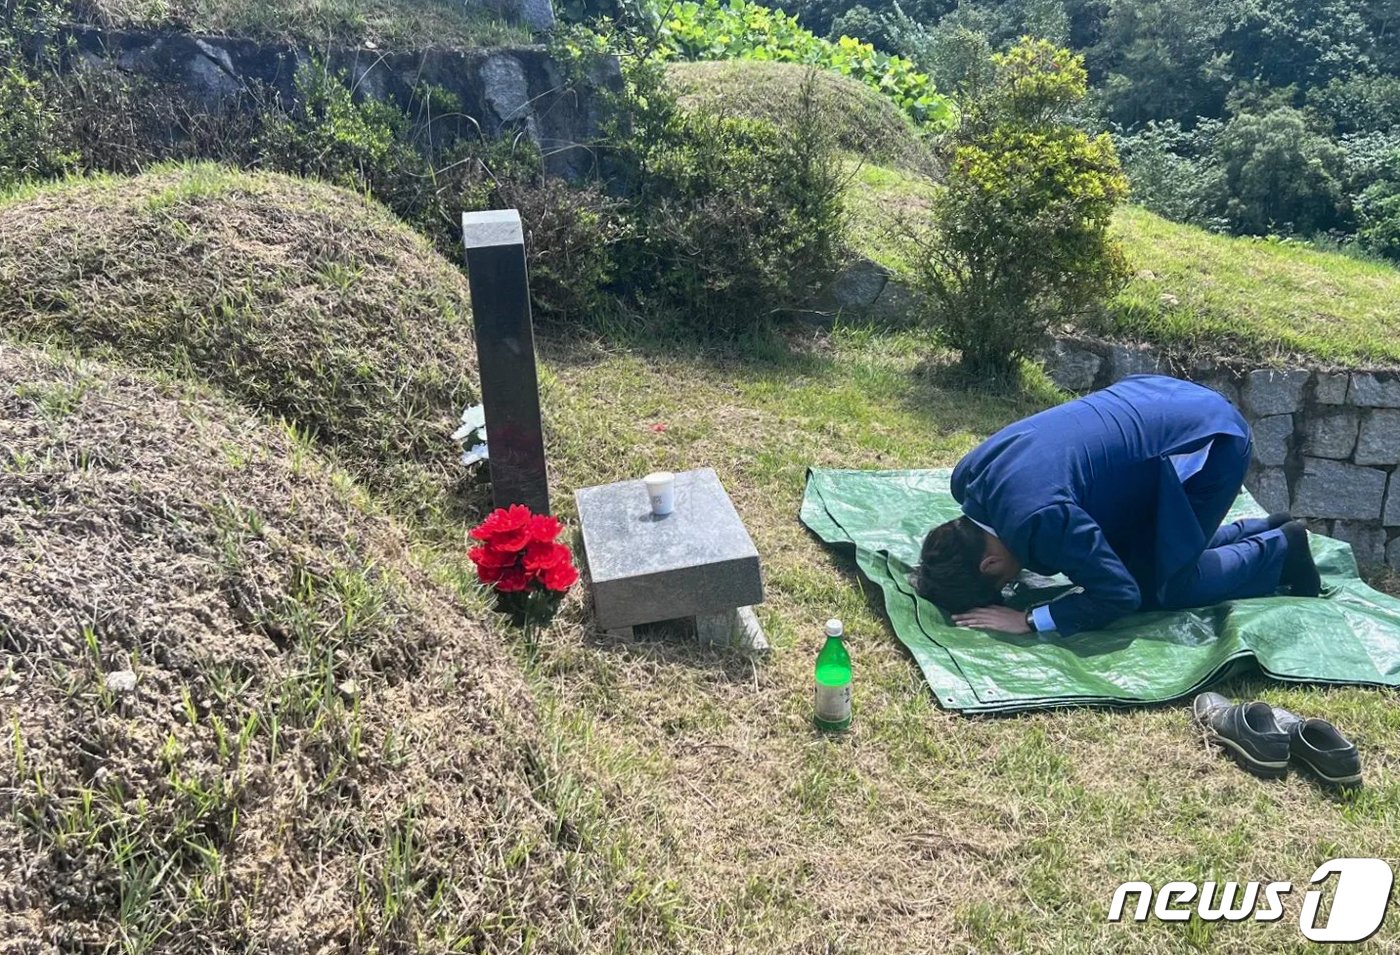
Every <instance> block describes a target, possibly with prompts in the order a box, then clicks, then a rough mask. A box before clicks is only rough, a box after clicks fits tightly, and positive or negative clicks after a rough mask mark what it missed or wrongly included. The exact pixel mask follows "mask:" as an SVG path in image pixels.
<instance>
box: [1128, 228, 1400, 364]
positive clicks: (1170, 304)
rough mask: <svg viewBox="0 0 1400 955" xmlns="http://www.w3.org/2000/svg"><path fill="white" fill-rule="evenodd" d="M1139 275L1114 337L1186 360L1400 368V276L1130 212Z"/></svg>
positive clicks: (1301, 248) (1131, 257) (1132, 257)
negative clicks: (1399, 306)
mask: <svg viewBox="0 0 1400 955" xmlns="http://www.w3.org/2000/svg"><path fill="white" fill-rule="evenodd" d="M1115 225H1116V228H1117V232H1118V235H1119V237H1120V238H1121V239H1122V241H1123V245H1124V248H1125V250H1126V252H1127V253H1128V261H1129V262H1130V263H1131V264H1132V266H1133V268H1134V269H1137V270H1138V272H1137V275H1136V277H1135V278H1134V279H1133V280H1132V282H1131V283H1130V284H1129V286H1128V288H1127V289H1125V290H1124V292H1123V294H1122V295H1120V296H1119V297H1118V300H1117V301H1116V302H1115V303H1114V304H1113V306H1112V307H1111V308H1110V310H1109V313H1108V315H1107V325H1106V328H1105V330H1106V331H1107V332H1108V333H1110V334H1112V335H1115V336H1118V337H1122V338H1127V339H1134V340H1141V341H1152V342H1157V343H1159V344H1162V345H1166V346H1168V347H1172V348H1176V349H1179V350H1181V351H1183V352H1192V353H1199V352H1213V353H1216V354H1224V355H1226V356H1242V357H1248V358H1253V359H1259V360H1272V361H1282V360H1289V359H1297V358H1301V359H1305V360H1306V359H1312V360H1319V361H1323V362H1331V363H1336V364H1339V365H1356V364H1362V365H1372V364H1377V365H1400V311H1397V310H1396V307H1395V303H1396V302H1400V269H1396V268H1395V267H1393V266H1390V265H1386V264H1383V263H1379V262H1366V261H1361V260H1359V259H1354V258H1351V257H1350V256H1346V255H1342V254H1340V253H1337V252H1329V251H1326V250H1323V249H1317V248H1313V247H1310V246H1308V245H1305V244H1302V243H1296V242H1281V241H1278V240H1270V239H1253V238H1234V237H1231V236H1223V235H1214V234H1212V233H1209V232H1205V231H1203V230H1201V229H1198V228H1196V227H1194V226H1189V225H1181V224H1179V223H1176V222H1170V221H1168V220H1166V219H1163V218H1162V217H1160V216H1157V215H1154V214H1152V213H1150V212H1148V211H1146V210H1144V209H1139V208H1136V207H1133V206H1128V207H1125V208H1123V209H1122V210H1120V211H1119V213H1118V215H1117V217H1116V219H1115Z"/></svg>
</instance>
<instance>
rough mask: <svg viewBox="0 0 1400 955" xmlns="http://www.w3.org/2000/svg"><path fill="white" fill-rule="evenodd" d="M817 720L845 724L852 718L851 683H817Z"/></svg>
mask: <svg viewBox="0 0 1400 955" xmlns="http://www.w3.org/2000/svg"><path fill="white" fill-rule="evenodd" d="M816 710H817V721H818V722H820V723H828V724H833V725H845V724H846V723H849V722H850V720H851V684H850V683H845V684H843V685H841V686H825V685H823V684H821V683H818V684H817V705H816Z"/></svg>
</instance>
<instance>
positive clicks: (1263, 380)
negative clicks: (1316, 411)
mask: <svg viewBox="0 0 1400 955" xmlns="http://www.w3.org/2000/svg"><path fill="white" fill-rule="evenodd" d="M1311 377H1312V372H1310V371H1308V370H1307V369H1306V368H1261V369H1259V370H1257V371H1251V372H1250V373H1249V374H1248V375H1247V376H1246V377H1245V381H1244V389H1243V391H1242V392H1241V395H1240V397H1241V399H1242V400H1243V401H1244V406H1245V410H1247V411H1248V412H1249V413H1250V414H1253V415H1257V416H1259V417H1261V418H1262V417H1265V416H1266V415H1276V414H1292V413H1293V412H1295V411H1297V410H1298V408H1299V407H1300V406H1301V405H1302V403H1303V388H1304V386H1306V385H1307V383H1308V379H1309V378H1311Z"/></svg>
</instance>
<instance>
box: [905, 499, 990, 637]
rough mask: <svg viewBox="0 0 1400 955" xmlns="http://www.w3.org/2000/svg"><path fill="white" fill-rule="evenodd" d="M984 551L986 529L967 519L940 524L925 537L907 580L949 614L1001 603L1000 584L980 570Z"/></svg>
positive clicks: (922, 594)
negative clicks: (917, 561) (916, 565)
mask: <svg viewBox="0 0 1400 955" xmlns="http://www.w3.org/2000/svg"><path fill="white" fill-rule="evenodd" d="M986 554H987V536H986V532H984V531H983V530H982V528H980V527H978V526H977V525H976V524H974V523H973V522H972V521H971V520H969V519H968V518H966V517H959V518H957V519H956V520H952V521H948V522H947V523H946V524H939V525H938V526H937V527H935V528H934V529H933V530H931V531H929V532H928V536H927V537H925V538H924V546H923V550H922V551H921V552H920V554H919V566H918V568H917V569H915V570H914V572H913V573H912V574H910V575H909V582H910V584H912V585H913V587H914V590H915V591H917V592H918V594H919V596H920V597H923V598H924V599H925V600H927V601H929V602H930V603H934V604H937V605H938V606H939V607H941V608H943V609H944V610H946V611H947V612H948V613H965V612H967V611H968V610H971V609H972V608H973V607H985V606H987V605H988V604H995V603H1000V597H1001V586H1000V584H998V583H997V581H996V580H995V579H993V578H991V577H988V576H986V575H985V574H983V573H982V558H983V557H985V556H986Z"/></svg>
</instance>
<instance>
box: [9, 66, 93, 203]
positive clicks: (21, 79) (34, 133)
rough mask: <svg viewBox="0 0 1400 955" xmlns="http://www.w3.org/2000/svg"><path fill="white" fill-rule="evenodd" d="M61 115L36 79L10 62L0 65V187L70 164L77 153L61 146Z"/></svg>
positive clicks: (57, 171)
mask: <svg viewBox="0 0 1400 955" xmlns="http://www.w3.org/2000/svg"><path fill="white" fill-rule="evenodd" d="M61 119H62V116H61V114H60V112H59V111H58V109H57V108H56V107H55V105H54V104H53V103H51V102H48V101H46V100H45V97H44V96H43V90H42V87H41V85H40V84H39V83H38V82H36V81H35V80H31V79H30V78H29V77H27V76H25V74H24V72H23V71H21V70H19V69H18V68H16V67H14V66H3V67H0V191H3V190H5V189H9V188H11V187H13V186H15V185H18V184H19V183H21V182H26V181H28V180H31V179H47V178H50V177H53V176H60V175H62V174H63V173H64V172H66V171H67V170H68V169H69V168H71V167H72V165H73V163H74V162H75V161H76V160H77V156H76V155H75V154H74V153H72V152H71V151H69V150H68V149H66V148H65V142H64V138H63V135H62V126H61Z"/></svg>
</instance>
